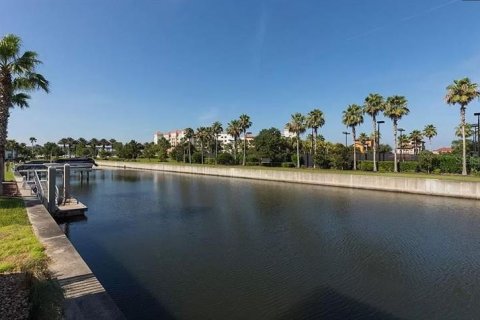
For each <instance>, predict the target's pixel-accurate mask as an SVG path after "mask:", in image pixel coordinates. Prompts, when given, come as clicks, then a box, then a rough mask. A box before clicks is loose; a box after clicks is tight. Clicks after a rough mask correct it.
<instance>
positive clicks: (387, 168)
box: [378, 161, 393, 172]
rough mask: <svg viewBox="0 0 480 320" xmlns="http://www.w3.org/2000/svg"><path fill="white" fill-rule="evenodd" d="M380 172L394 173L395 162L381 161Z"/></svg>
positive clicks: (379, 164)
mask: <svg viewBox="0 0 480 320" xmlns="http://www.w3.org/2000/svg"><path fill="white" fill-rule="evenodd" d="M378 171H380V172H393V161H379V162H378Z"/></svg>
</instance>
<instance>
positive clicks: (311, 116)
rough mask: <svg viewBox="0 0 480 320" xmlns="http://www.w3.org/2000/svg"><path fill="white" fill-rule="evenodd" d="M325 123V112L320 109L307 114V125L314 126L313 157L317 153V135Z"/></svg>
mask: <svg viewBox="0 0 480 320" xmlns="http://www.w3.org/2000/svg"><path fill="white" fill-rule="evenodd" d="M324 124H325V118H324V117H323V112H322V111H321V110H319V109H313V110H312V111H310V112H309V113H308V115H307V119H306V125H307V127H308V128H312V140H313V145H312V147H313V157H314V158H315V156H316V155H317V136H318V128H321V127H323V125H324ZM313 167H314V168H315V161H313Z"/></svg>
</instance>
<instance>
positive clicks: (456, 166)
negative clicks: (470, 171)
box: [438, 154, 462, 173]
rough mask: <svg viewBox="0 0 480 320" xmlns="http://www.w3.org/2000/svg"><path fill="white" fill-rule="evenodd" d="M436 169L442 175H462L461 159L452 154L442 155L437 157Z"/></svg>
mask: <svg viewBox="0 0 480 320" xmlns="http://www.w3.org/2000/svg"><path fill="white" fill-rule="evenodd" d="M438 167H439V168H440V170H441V171H442V172H443V173H462V158H461V157H460V156H457V155H454V154H442V155H440V156H439V157H438Z"/></svg>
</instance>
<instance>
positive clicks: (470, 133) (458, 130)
mask: <svg viewBox="0 0 480 320" xmlns="http://www.w3.org/2000/svg"><path fill="white" fill-rule="evenodd" d="M455 135H456V136H457V137H459V138H461V137H462V135H463V133H462V124H459V125H458V126H456V127H455ZM471 136H473V127H472V125H471V124H470V123H465V138H470V137H471Z"/></svg>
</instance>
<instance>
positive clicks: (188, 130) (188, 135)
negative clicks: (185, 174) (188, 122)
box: [184, 128, 195, 163]
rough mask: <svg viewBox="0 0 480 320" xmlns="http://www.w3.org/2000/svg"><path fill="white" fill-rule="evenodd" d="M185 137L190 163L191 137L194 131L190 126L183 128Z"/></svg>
mask: <svg viewBox="0 0 480 320" xmlns="http://www.w3.org/2000/svg"><path fill="white" fill-rule="evenodd" d="M184 132H185V133H184V135H185V139H187V141H188V162H189V163H192V139H193V137H194V136H195V131H193V129H192V128H186V129H185V130H184Z"/></svg>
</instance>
